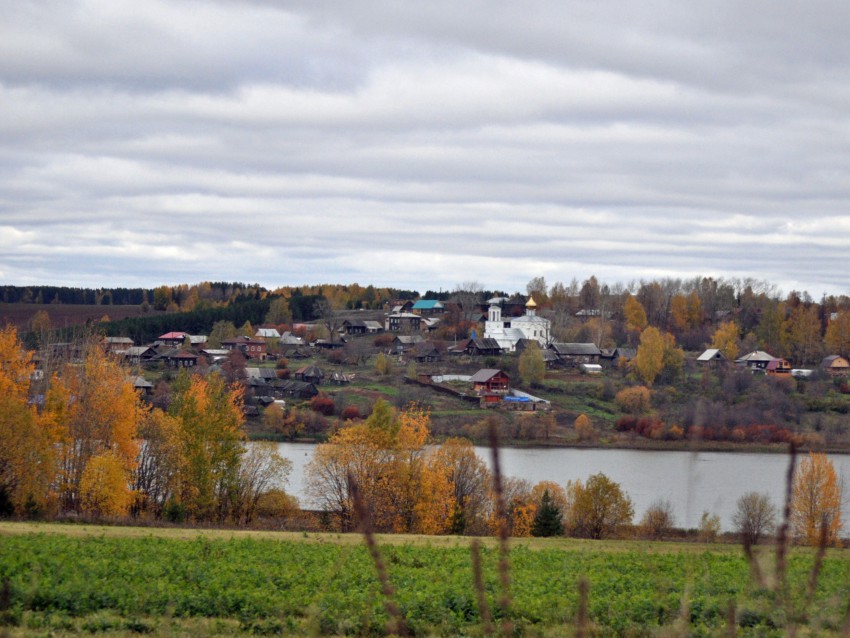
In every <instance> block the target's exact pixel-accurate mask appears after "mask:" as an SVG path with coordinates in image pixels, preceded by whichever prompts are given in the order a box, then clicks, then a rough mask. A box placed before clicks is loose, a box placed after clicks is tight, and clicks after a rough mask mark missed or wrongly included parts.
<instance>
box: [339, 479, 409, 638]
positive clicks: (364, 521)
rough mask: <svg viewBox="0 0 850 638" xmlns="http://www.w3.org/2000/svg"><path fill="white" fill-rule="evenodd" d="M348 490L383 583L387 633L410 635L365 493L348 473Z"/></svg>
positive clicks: (367, 545) (379, 579) (382, 590)
mask: <svg viewBox="0 0 850 638" xmlns="http://www.w3.org/2000/svg"><path fill="white" fill-rule="evenodd" d="M348 491H349V493H350V494H351V498H352V500H353V501H354V511H355V513H356V515H357V523H358V525H359V527H360V533H361V534H363V539H364V540H365V541H366V547H367V548H368V549H369V555H370V556H371V557H372V562H373V563H374V564H375V571H376V572H377V574H378V582H380V584H381V593H382V594H383V595H384V609H386V611H387V616H388V619H387V633H388V634H389V635H391V636H408V635H410V632H409V631H408V629H407V623H406V622H405V620H404V616H403V615H402V613H401V609H399V606H398V605H397V604H396V602H395V589H394V588H393V586H392V584H391V583H390V579H389V575H388V574H387V567H386V565H385V564H384V559H383V557H382V556H381V551H380V549H379V548H378V543H377V541H376V540H375V533H374V530H373V529H372V517H371V516H370V515H369V510H368V509H367V507H366V503H365V502H364V501H363V495H362V494H361V492H360V488H359V486H358V485H357V481H356V480H355V479H354V477H353V476H352V475H351V474H349V475H348Z"/></svg>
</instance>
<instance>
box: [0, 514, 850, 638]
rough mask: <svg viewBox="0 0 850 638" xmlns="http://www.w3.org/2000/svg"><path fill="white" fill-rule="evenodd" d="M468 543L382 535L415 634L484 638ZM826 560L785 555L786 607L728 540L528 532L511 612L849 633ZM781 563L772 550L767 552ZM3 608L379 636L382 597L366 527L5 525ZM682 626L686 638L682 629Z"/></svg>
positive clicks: (487, 552) (144, 625) (70, 627)
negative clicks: (582, 594) (583, 601)
mask: <svg viewBox="0 0 850 638" xmlns="http://www.w3.org/2000/svg"><path fill="white" fill-rule="evenodd" d="M469 542H470V541H469V539H467V538H457V537H421V536H417V537H413V536H391V537H381V538H379V544H380V546H381V550H382V553H383V557H384V561H385V562H386V564H387V567H388V571H389V577H390V580H391V582H392V584H393V586H394V587H395V589H396V592H397V593H396V600H397V603H398V605H399V606H400V608H401V610H402V613H403V615H404V618H405V620H406V622H407V623H408V625H409V626H410V628H411V632H412V633H413V634H415V635H421V636H430V635H440V636H453V635H471V636H476V635H482V627H481V616H480V614H479V609H478V606H477V603H476V592H475V588H474V587H473V585H472V583H473V574H472V565H471V559H470V551H469ZM813 556H814V554H813V553H812V552H811V551H809V550H802V549H797V550H794V551H793V552H792V554H791V557H790V561H789V583H790V587H789V592H790V594H789V597H788V599H789V600H790V601H791V602H790V603H789V604H787V605H786V604H784V603H783V602H782V600H783V599H782V597H781V596H779V595H778V594H777V593H775V592H774V591H773V590H771V589H769V588H761V587H758V586H754V585H753V584H752V582H751V580H750V567H749V565H748V563H747V562H746V560H745V559H744V558H743V556H742V555H741V553H740V552H739V551H737V550H736V548H734V547H730V546H711V545H697V544H668V543H639V542H634V541H604V542H592V541H581V540H575V539H551V540H550V539H532V540H517V541H514V542H513V544H512V549H511V578H512V586H511V591H512V605H511V612H510V617H511V619H512V620H513V622H514V624H515V625H516V630H517V632H518V635H527V636H556V635H557V636H561V635H571V634H572V633H573V631H574V628H575V626H576V618H577V615H578V609H579V595H578V588H577V584H578V582H579V581H580V580H581V579H586V580H587V581H588V583H589V586H590V593H589V598H588V607H587V608H588V615H589V620H590V622H591V624H592V627H593V629H594V631H595V634H594V635H601V636H616V635H636V636H637V635H653V634H656V633H657V632H659V631H662V630H664V631H667V630H669V629H671V628H672V627H674V626H676V625H677V623H678V624H679V625H682V626H684V624H687V626H688V629H687V632H689V633H690V635H697V636H699V635H705V636H707V635H717V634H723V633H724V632H725V631H726V622H727V615H728V608H729V604H730V601H732V602H733V604H734V609H735V618H736V621H735V622H736V624H737V626H738V631H739V634H738V635H753V636H755V635H759V636H763V635H784V627H785V626H786V625H787V624H788V623H789V622H791V621H793V622H798V623H799V624H800V625H802V626H803V627H804V628H805V632H810V633H812V635H815V634H816V635H840V634H839V629H840V628H841V626H842V623H843V622H844V612H845V609H846V605H847V585H846V584H847V582H850V552H846V551H830V552H828V554H827V557H826V560H825V562H824V565H823V568H822V570H821V573H820V578H819V579H818V587H817V589H816V591H815V593H814V596H813V604H811V605H807V604H806V600H805V586H806V583H807V581H808V574H809V571H810V567H811V565H812V562H813ZM482 559H483V567H484V583H485V584H484V589H485V594H486V598H487V604H488V610H489V612H490V613H491V614H492V615H494V616H496V617H498V615H499V606H498V604H497V602H496V601H497V599H498V597H499V592H500V585H499V575H498V571H497V561H498V555H497V550H496V548H495V544H494V543H493V541H492V539H484V543H483V550H482ZM762 559H763V561H764V565H763V566H764V567H765V568H767V567H769V565H768V563H769V556H768V555H767V554H765V555H763V556H762ZM0 578H2V579H8V582H9V601H10V602H9V604H8V609H6V610H5V611H3V612H0V613H2V619H3V622H4V624H5V631H7V632H8V633H9V634H10V635H13V636H16V635H26V636H31V635H65V634H73V633H77V632H83V633H88V632H104V633H106V634H112V635H133V634H138V633H148V634H154V635H163V636H164V635H215V634H218V635H225V634H228V635H235V634H242V635H250V634H272V633H273V634H283V635H328V636H331V635H382V634H383V633H384V627H385V623H386V613H385V610H384V604H383V603H384V598H383V596H382V594H381V591H380V585H379V583H378V580H377V578H376V576H375V569H374V566H373V564H372V562H371V560H370V558H369V556H368V553H367V551H366V550H365V548H364V547H363V541H362V539H361V538H360V537H359V536H357V535H338V534H291V533H289V534H285V533H274V532H240V531H229V530H228V531H224V530H193V529H177V528H174V529H155V528H130V527H100V526H82V525H48V524H23V523H20V524H19V523H3V524H0ZM682 635H684V634H682Z"/></svg>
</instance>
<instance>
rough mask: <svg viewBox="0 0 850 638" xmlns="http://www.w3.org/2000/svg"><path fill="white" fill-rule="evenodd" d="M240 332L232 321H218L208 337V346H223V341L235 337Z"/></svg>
mask: <svg viewBox="0 0 850 638" xmlns="http://www.w3.org/2000/svg"><path fill="white" fill-rule="evenodd" d="M237 334H238V332H237V330H236V326H234V325H233V322H232V321H225V320H221V321H216V322H215V323H214V324H213V326H212V329H211V330H210V334H209V337H207V347H208V348H221V342H222V341H226V340H228V339H233V338H234V337H235V336H236V335H237Z"/></svg>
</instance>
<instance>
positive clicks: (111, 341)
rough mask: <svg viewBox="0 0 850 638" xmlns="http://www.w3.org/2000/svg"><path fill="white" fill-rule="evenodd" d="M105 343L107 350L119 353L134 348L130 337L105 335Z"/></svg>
mask: <svg viewBox="0 0 850 638" xmlns="http://www.w3.org/2000/svg"><path fill="white" fill-rule="evenodd" d="M103 344H104V346H106V350H107V352H113V353H119V352H125V351H126V350H127V349H128V348H132V347H133V340H132V339H130V338H129V337H104V339H103Z"/></svg>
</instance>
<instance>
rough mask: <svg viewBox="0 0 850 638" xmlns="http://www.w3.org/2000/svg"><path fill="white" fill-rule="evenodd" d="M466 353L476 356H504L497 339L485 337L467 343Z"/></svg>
mask: <svg viewBox="0 0 850 638" xmlns="http://www.w3.org/2000/svg"><path fill="white" fill-rule="evenodd" d="M465 352H466V354H471V355H475V356H498V355H500V354H502V347H501V346H500V345H499V342H498V341H496V340H495V339H491V338H488V337H484V338H480V339H470V340H469V341H467V342H466V349H465Z"/></svg>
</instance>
